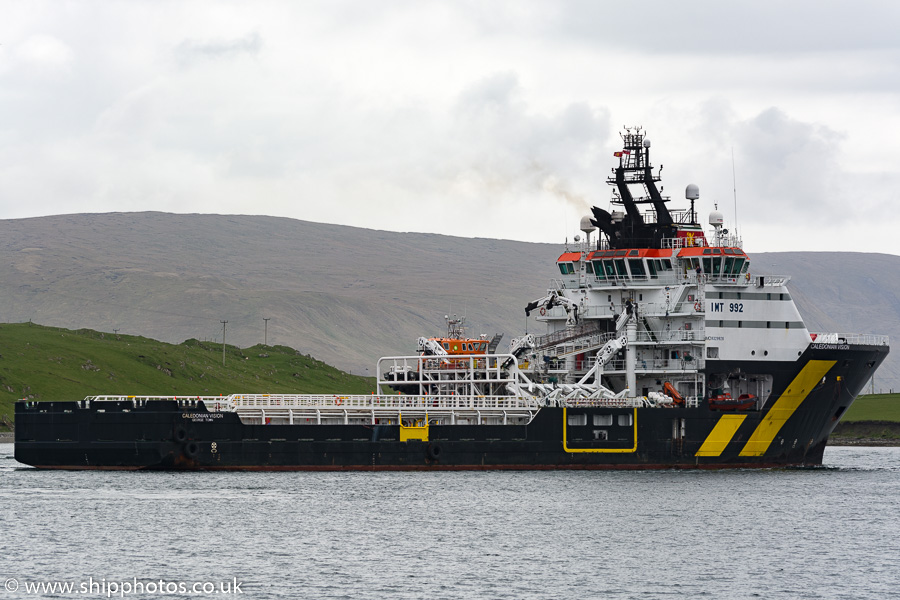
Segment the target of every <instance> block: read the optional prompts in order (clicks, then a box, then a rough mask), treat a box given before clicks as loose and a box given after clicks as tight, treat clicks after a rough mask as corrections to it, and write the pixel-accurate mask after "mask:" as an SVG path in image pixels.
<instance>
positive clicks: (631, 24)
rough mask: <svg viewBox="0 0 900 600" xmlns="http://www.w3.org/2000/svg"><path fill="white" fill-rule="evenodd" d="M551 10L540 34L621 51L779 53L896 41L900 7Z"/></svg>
mask: <svg viewBox="0 0 900 600" xmlns="http://www.w3.org/2000/svg"><path fill="white" fill-rule="evenodd" d="M554 8H555V10H554V11H551V12H550V13H549V14H542V15H541V17H542V18H541V19H539V20H537V21H536V22H535V24H534V27H535V28H536V29H539V30H542V33H543V34H545V35H553V36H556V35H559V36H566V37H572V36H575V37H576V38H577V39H580V40H581V41H582V42H587V43H589V44H592V45H602V46H606V47H615V48H619V49H621V50H622V51H625V52H653V53H665V54H668V55H671V54H673V53H697V54H706V53H712V52H717V53H734V54H746V53H752V54H778V53H785V52H800V53H803V52H813V51H815V52H834V51H837V50H869V49H885V48H897V47H898V45H900V41H898V38H897V35H896V26H897V23H898V22H900V5H898V4H897V3H893V2H880V1H877V0H860V1H857V2H840V1H827V0H826V1H823V0H795V1H792V2H783V1H780V0H757V1H756V2H722V1H720V0H686V1H682V2H671V1H668V0H648V1H645V2H641V3H640V4H639V5H636V4H634V3H609V2H595V1H593V0H574V1H571V2H563V3H557V4H556V5H554ZM610 24H616V25H615V26H610Z"/></svg>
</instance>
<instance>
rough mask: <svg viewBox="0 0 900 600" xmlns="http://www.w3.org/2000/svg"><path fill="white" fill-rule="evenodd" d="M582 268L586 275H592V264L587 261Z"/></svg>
mask: <svg viewBox="0 0 900 600" xmlns="http://www.w3.org/2000/svg"><path fill="white" fill-rule="evenodd" d="M584 268H585V270H586V271H587V272H588V273H591V274H593V273H594V263H592V262H591V261H587V262H586V263H585V264H584Z"/></svg>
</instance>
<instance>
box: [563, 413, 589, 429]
mask: <svg viewBox="0 0 900 600" xmlns="http://www.w3.org/2000/svg"><path fill="white" fill-rule="evenodd" d="M566 422H567V423H568V424H569V427H578V426H580V425H587V415H586V414H583V413H582V414H580V415H572V414H570V415H566Z"/></svg>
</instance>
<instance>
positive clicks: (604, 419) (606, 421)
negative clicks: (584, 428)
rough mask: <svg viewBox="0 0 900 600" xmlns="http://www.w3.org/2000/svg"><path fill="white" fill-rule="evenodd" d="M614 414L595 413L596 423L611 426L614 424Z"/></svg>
mask: <svg viewBox="0 0 900 600" xmlns="http://www.w3.org/2000/svg"><path fill="white" fill-rule="evenodd" d="M612 421H613V418H612V415H594V425H599V426H609V425H612Z"/></svg>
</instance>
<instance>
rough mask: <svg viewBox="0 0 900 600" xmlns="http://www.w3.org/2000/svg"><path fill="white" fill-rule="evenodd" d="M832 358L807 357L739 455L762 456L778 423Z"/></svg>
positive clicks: (784, 417) (789, 415) (827, 366)
mask: <svg viewBox="0 0 900 600" xmlns="http://www.w3.org/2000/svg"><path fill="white" fill-rule="evenodd" d="M836 362H837V361H835V360H811V361H809V362H808V363H806V366H804V367H803V369H801V371H800V373H799V374H798V375H797V376H796V377H795V378H794V380H793V381H792V382H791V383H790V385H788V386H787V389H786V390H785V391H784V393H783V394H782V395H781V397H780V398H779V399H778V400H777V401H776V402H775V404H774V405H773V406H772V408H771V409H769V412H768V413H767V414H766V416H765V417H764V418H763V420H762V421H760V423H759V425H757V426H756V431H754V432H753V435H751V436H750V439H749V440H747V444H746V445H745V446H744V449H743V450H741V456H762V455H763V454H765V452H766V450H768V449H769V445H770V444H771V443H772V440H774V439H775V436H776V435H778V432H779V431H781V427H782V426H783V425H784V424H785V423H786V422H787V420H788V419H790V418H791V415H793V414H794V411H795V410H797V407H798V406H800V404H801V403H802V402H803V401H804V400H806V397H807V396H808V395H809V393H810V392H811V391H812V390H813V388H814V387H816V384H818V383H819V381H820V380H821V379H822V378H823V377H824V376H825V373H827V372H828V370H829V369H831V367H833V366H834V363H836Z"/></svg>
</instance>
